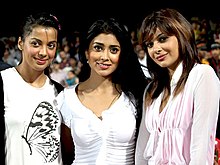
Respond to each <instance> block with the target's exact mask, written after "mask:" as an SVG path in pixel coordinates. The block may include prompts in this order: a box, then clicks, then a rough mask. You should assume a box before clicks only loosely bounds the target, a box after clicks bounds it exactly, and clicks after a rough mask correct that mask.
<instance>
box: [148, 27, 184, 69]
mask: <svg viewBox="0 0 220 165" xmlns="http://www.w3.org/2000/svg"><path fill="white" fill-rule="evenodd" d="M145 44H146V46H147V51H148V54H149V56H150V57H151V58H152V59H153V61H154V62H155V63H157V64H158V65H159V66H161V67H167V68H168V69H169V70H173V71H174V70H175V69H176V67H177V66H178V64H179V63H180V57H179V47H178V40H177V38H176V36H167V35H166V34H163V33H162V32H161V31H160V30H159V29H157V30H156V33H155V34H154V37H153V39H152V41H150V42H147V43H145Z"/></svg>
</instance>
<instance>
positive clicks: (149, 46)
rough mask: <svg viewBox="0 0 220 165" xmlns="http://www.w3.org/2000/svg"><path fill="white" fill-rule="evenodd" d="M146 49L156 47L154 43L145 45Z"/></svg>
mask: <svg viewBox="0 0 220 165" xmlns="http://www.w3.org/2000/svg"><path fill="white" fill-rule="evenodd" d="M145 45H146V48H152V47H153V46H154V43H153V42H149V43H145Z"/></svg>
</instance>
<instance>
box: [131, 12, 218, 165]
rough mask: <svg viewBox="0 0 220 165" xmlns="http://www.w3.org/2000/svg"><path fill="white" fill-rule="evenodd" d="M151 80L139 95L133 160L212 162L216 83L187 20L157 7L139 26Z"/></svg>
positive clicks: (178, 164) (186, 164)
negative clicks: (140, 103) (140, 106)
mask: <svg viewBox="0 0 220 165" xmlns="http://www.w3.org/2000/svg"><path fill="white" fill-rule="evenodd" d="M140 30H141V41H142V42H143V45H144V47H145V50H146V53H147V56H148V58H147V59H148V60H147V66H148V70H149V73H150V74H151V77H152V79H153V81H152V83H151V85H150V86H149V87H148V88H146V91H145V94H144V104H143V117H142V121H141V126H140V130H139V131H140V132H139V137H138V141H137V148H136V157H135V158H136V159H135V160H136V162H135V163H136V164H137V165H146V164H148V165H162V164H163V165H164V164H169V165H171V164H172V165H212V164H213V161H214V148H215V135H216V124H217V118H218V113H219V99H220V82H219V79H218V77H217V76H216V74H215V72H214V70H213V69H212V68H211V66H209V65H206V64H200V60H199V57H198V52H197V48H196V43H195V37H194V32H193V29H192V26H191V24H190V23H189V22H188V21H187V20H186V19H185V18H184V17H183V16H182V15H181V14H180V13H179V12H177V11H176V10H173V9H161V10H159V11H156V12H153V13H152V14H150V15H149V16H147V17H146V18H145V19H144V21H143V23H142V26H141V29H140Z"/></svg>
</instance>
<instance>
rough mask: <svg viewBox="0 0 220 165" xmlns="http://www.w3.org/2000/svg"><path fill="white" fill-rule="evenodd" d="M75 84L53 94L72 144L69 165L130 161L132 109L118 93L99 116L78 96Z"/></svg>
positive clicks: (133, 129)
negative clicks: (72, 153) (70, 164)
mask: <svg viewBox="0 0 220 165" xmlns="http://www.w3.org/2000/svg"><path fill="white" fill-rule="evenodd" d="M75 87H76V85H74V86H72V87H69V88H66V89H64V91H63V92H61V93H60V94H59V95H58V97H57V103H58V105H59V109H60V111H61V114H62V117H63V120H64V121H63V122H64V124H65V125H67V126H68V127H69V128H70V129H71V134H72V137H73V141H74V144H75V160H74V162H73V165H82V164H83V165H134V150H135V132H136V119H135V116H136V109H135V107H134V105H133V104H132V103H131V102H130V101H129V100H128V97H127V96H126V95H125V94H124V93H122V95H121V96H120V97H119V99H118V100H117V101H116V102H115V103H114V104H113V105H112V106H111V107H110V108H109V109H106V110H105V111H103V113H102V120H100V119H99V118H98V117H97V116H96V115H95V114H94V113H93V112H92V111H91V110H90V109H88V108H86V107H85V106H84V105H83V104H82V103H81V102H80V100H79V99H78V97H77V95H76V91H75Z"/></svg>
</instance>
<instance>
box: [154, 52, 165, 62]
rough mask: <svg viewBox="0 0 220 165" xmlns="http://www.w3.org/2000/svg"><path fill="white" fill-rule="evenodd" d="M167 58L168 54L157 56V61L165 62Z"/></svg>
mask: <svg viewBox="0 0 220 165" xmlns="http://www.w3.org/2000/svg"><path fill="white" fill-rule="evenodd" d="M165 57H166V54H163V55H159V56H157V57H156V59H157V60H158V61H163V60H164V59H165Z"/></svg>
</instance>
